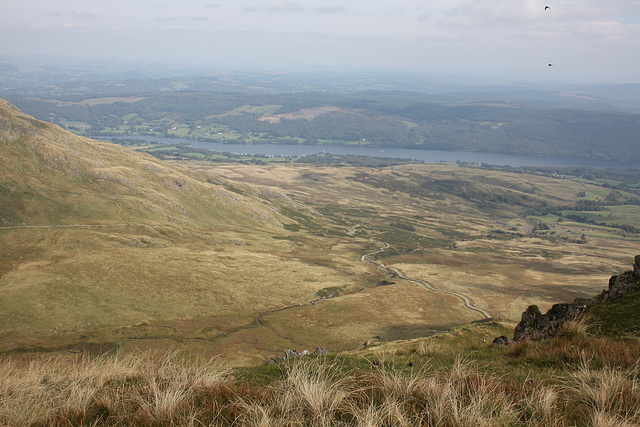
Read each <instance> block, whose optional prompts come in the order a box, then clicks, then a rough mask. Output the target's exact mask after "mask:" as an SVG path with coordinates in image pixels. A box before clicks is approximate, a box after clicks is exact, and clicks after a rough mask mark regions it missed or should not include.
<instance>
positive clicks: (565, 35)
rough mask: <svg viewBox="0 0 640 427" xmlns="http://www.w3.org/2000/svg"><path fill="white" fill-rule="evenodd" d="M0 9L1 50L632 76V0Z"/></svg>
mask: <svg viewBox="0 0 640 427" xmlns="http://www.w3.org/2000/svg"><path fill="white" fill-rule="evenodd" d="M0 5H1V13H0V54H9V55H20V54H49V55H73V56H81V57H95V58H117V59H124V60H153V61H162V62H181V63H185V64H194V65H195V64H199V65H211V66H212V67H215V68H216V69H218V70H220V69H233V68H244V69H247V68H249V69H251V68H252V67H254V68H255V69H256V70H260V71H264V70H341V69H345V70H358V71H363V70H367V69H375V70H406V71H419V72H424V73H436V74H438V73H440V74H441V73H446V74H460V75H478V76H486V75H488V76H498V77H505V78H510V79H515V80H523V81H525V80H527V79H533V80H538V81H540V80H543V79H549V81H555V82H570V81H575V82H580V83H582V82H612V83H625V82H637V83H638V82H640V0H422V1H416V0H348V1H347V0H342V1H340V0H297V1H296V0H291V1H277V0H179V1H171V2H169V1H165V0H55V1H51V0H0ZM547 5H548V6H550V9H549V10H546V11H545V6H547ZM549 63H552V64H553V67H549V66H548V64H549Z"/></svg>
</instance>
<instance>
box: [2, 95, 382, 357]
mask: <svg viewBox="0 0 640 427" xmlns="http://www.w3.org/2000/svg"><path fill="white" fill-rule="evenodd" d="M0 114H1V115H0V117H1V120H2V121H1V122H0V132H1V133H0V149H1V150H2V151H1V154H0V163H1V164H0V167H1V168H2V170H3V175H2V181H1V182H0V189H1V190H0V191H1V192H2V194H1V195H2V199H0V200H1V203H0V224H1V227H2V228H1V229H0V260H1V261H0V292H1V295H2V298H1V299H0V306H1V307H0V316H1V319H0V325H2V326H1V327H0V334H1V335H2V337H3V339H2V342H3V348H2V349H3V350H7V349H12V348H22V347H26V348H29V347H33V346H41V347H44V348H56V347H61V346H65V345H68V344H72V343H74V344H77V343H78V342H83V341H84V342H114V341H116V340H118V339H122V338H131V337H136V338H149V337H155V338H162V337H169V338H175V337H180V339H184V338H189V337H193V338H206V339H209V338H212V337H214V336H217V335H219V334H222V333H225V332H227V331H229V330H232V329H235V328H238V327H244V326H252V325H254V323H255V320H254V319H255V317H256V316H257V315H258V314H259V313H261V312H263V311H265V310H270V309H275V308H278V307H282V306H286V305H292V304H299V303H303V302H306V301H308V300H310V299H313V298H315V293H316V292H317V291H318V290H320V289H322V288H324V287H326V286H327V283H328V284H334V285H335V284H338V285H340V286H343V287H344V288H345V289H348V288H355V287H358V288H359V287H362V286H363V284H365V283H368V282H371V283H375V279H373V278H372V279H369V276H370V272H369V271H368V269H367V267H366V266H364V265H361V264H360V263H358V262H357V261H355V259H356V256H355V255H354V256H352V257H351V258H353V259H354V261H353V262H352V263H351V264H357V265H354V266H350V265H349V262H347V263H342V264H343V265H345V264H346V265H347V266H348V267H349V268H346V267H337V268H336V267H334V265H333V263H327V262H324V263H322V262H318V261H319V260H316V259H313V258H312V257H310V256H306V257H305V259H301V258H300V257H297V256H295V255H296V254H298V253H305V252H306V249H305V248H302V249H300V247H299V245H294V244H292V243H291V242H290V241H289V240H287V238H288V236H289V234H290V232H289V231H287V230H286V229H285V228H284V227H283V224H284V225H286V224H291V223H294V221H293V220H291V219H289V218H287V217H286V216H284V215H283V214H282V213H281V212H294V213H295V212H303V213H304V215H307V216H309V217H314V216H317V214H314V213H313V212H311V211H308V210H307V209H306V208H304V207H303V206H301V205H299V204H297V203H295V202H294V201H292V200H291V199H289V198H288V197H287V196H285V195H283V194H282V193H280V192H277V191H273V190H271V189H265V188H255V187H250V186H246V185H236V184H231V183H229V182H228V181H226V180H224V179H222V178H220V177H219V176H218V175H216V174H212V173H200V172H194V171H190V170H187V169H184V168H182V167H179V166H175V165H170V164H166V163H162V162H160V161H157V160H156V159H154V158H152V157H149V156H146V155H141V154H139V153H136V152H134V151H130V150H128V149H123V148H121V147H119V146H115V145H112V144H105V143H100V142H96V141H91V140H87V139H84V138H79V137H76V136H73V135H71V134H69V133H67V132H65V131H63V130H61V129H59V128H57V127H55V126H52V125H48V124H45V123H42V122H39V121H36V120H34V119H32V118H30V117H28V116H25V115H23V114H21V113H20V112H19V111H17V110H15V109H14V108H13V107H11V106H10V105H8V104H5V103H2V104H1V105H0ZM303 213H300V214H301V215H303ZM309 242H310V243H311V245H310V246H311V247H313V248H318V247H325V248H327V249H328V248H331V247H333V246H334V245H335V244H336V242H332V241H329V240H327V239H324V238H322V237H319V236H318V237H315V238H310V239H309ZM345 250H347V251H351V250H353V249H352V248H346V249H345ZM319 258H322V256H320V257H319ZM347 270H348V271H347ZM254 329H255V328H254ZM250 332H251V334H253V335H262V336H265V335H268V333H265V331H263V330H262V331H253V330H251V331H250ZM251 334H250V335H251ZM254 338H255V337H253V336H249V337H243V338H240V339H239V342H237V343H235V345H242V346H244V347H246V342H245V340H249V341H251V340H253V339H254ZM218 344H219V343H218V342H217V341H214V342H213V347H214V350H213V351H216V350H215V346H216V345H218ZM220 345H221V346H222V344H220ZM280 345H283V344H282V343H280V340H279V339H278V338H277V337H275V338H274V337H267V339H266V343H263V350H265V349H268V350H267V351H269V352H274V351H277V349H278V348H281V347H280ZM248 346H249V347H250V348H251V347H252V345H251V344H249V345H248ZM250 357H253V356H250Z"/></svg>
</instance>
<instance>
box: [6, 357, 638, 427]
mask: <svg viewBox="0 0 640 427" xmlns="http://www.w3.org/2000/svg"><path fill="white" fill-rule="evenodd" d="M504 354H505V355H506V354H508V353H506V352H505V353H504ZM395 362H396V361H394V360H392V359H389V358H388V359H386V360H385V362H384V363H378V364H371V365H370V366H369V367H366V368H363V367H362V366H360V365H357V364H348V363H346V362H345V361H344V360H341V359H336V358H331V357H318V358H311V357H310V358H307V359H299V360H295V361H292V362H289V363H286V364H283V365H281V366H280V367H279V370H277V371H275V374H274V375H275V376H274V377H271V378H270V379H268V380H266V381H261V383H260V384H258V382H256V381H248V380H243V379H238V378H235V377H234V376H233V375H232V373H231V371H230V370H228V369H227V368H225V367H224V366H223V365H222V364H221V363H219V362H218V361H216V360H213V361H210V360H198V358H195V357H191V356H189V355H186V354H182V353H175V352H174V353H169V354H167V355H165V356H152V355H149V354H135V355H128V356H117V357H110V358H93V359H92V358H89V357H82V358H79V359H70V358H63V357H44V356H43V357H40V358H37V359H35V360H33V361H31V362H28V363H24V362H16V361H12V359H11V358H9V357H4V358H2V359H0V425H10V426H14V425H20V426H22V425H26V426H29V425H33V426H35V425H40V426H69V425H71V426H74V425H83V426H84V425H92V426H102V425H105V426H115V425H141V426H174V425H175V426H203V425H204V426H210V425H211V426H279V425H291V426H293V425H305V426H319V427H320V426H337V425H344V426H368V427H374V426H517V425H522V426H525V425H526V426H565V425H566V426H569V425H585V426H594V427H595V426H604V425H637V424H638V423H640V382H639V381H638V378H639V375H638V374H639V372H640V369H639V368H638V366H637V365H634V366H632V367H628V368H626V369H620V368H614V367H608V366H605V367H602V366H599V364H600V362H598V363H594V361H593V360H591V359H588V358H583V359H582V361H581V363H580V364H578V365H576V366H573V367H569V368H567V369H566V370H564V371H558V372H559V373H558V374H557V376H555V377H551V379H549V378H547V379H539V378H538V379H535V378H528V379H526V380H524V381H520V382H518V381H516V380H515V379H514V378H512V377H508V376H504V375H502V376H501V375H497V374H491V373H490V372H489V371H488V370H487V369H486V366H485V367H482V366H478V365H477V362H474V361H473V360H471V359H468V358H462V357H458V358H456V360H455V361H454V362H453V363H452V364H450V365H448V366H446V367H444V368H437V369H435V368H432V367H431V366H430V365H429V364H428V363H426V364H423V365H422V366H421V367H419V368H418V367H415V366H412V367H410V368H409V367H408V366H407V364H406V363H400V362H399V361H398V363H395ZM427 362H428V361H427ZM271 372H274V371H271Z"/></svg>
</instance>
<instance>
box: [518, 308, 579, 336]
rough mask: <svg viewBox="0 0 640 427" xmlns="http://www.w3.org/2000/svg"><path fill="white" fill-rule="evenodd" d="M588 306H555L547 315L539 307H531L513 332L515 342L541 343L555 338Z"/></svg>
mask: <svg viewBox="0 0 640 427" xmlns="http://www.w3.org/2000/svg"><path fill="white" fill-rule="evenodd" d="M587 307H588V305H587V304H584V303H583V302H574V303H572V304H566V303H563V304H555V305H553V306H552V307H551V308H550V309H549V311H547V312H546V313H545V314H542V313H541V312H540V309H539V308H538V306H537V305H531V306H529V308H527V311H525V312H524V313H522V320H520V323H518V325H517V326H516V329H515V331H514V332H513V340H514V341H520V340H523V339H529V340H533V341H539V340H543V339H546V338H550V337H553V336H555V335H556V334H557V333H558V331H559V330H560V328H561V327H562V325H563V324H564V322H566V321H568V320H575V319H577V318H578V317H579V316H580V315H581V314H582V313H583V312H584V311H585V310H586V309H587Z"/></svg>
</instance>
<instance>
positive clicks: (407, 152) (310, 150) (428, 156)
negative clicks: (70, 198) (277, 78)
mask: <svg viewBox="0 0 640 427" xmlns="http://www.w3.org/2000/svg"><path fill="white" fill-rule="evenodd" d="M123 138H129V139H143V140H145V141H154V142H159V143H162V144H182V143H184V144H189V145H191V146H193V147H196V148H205V149H208V150H213V151H220V152H230V153H240V154H264V155H268V156H293V157H300V156H308V155H311V154H318V153H330V154H336V155H356V156H371V157H393V158H399V159H413V160H421V161H423V162H427V163H439V162H450V163H455V162H458V161H460V162H470V163H479V164H481V163H487V164H490V165H499V166H505V165H507V166H513V167H519V166H548V167H589V168H595V169H606V168H616V169H640V164H638V162H627V163H624V162H616V161H611V160H598V159H580V158H573V157H542V156H522V155H516V154H500V153H483V152H468V151H444V150H419V149H410V148H389V147H367V146H351V145H287V144H222V143H217V142H202V141H192V140H188V139H177V138H156V137H152V136H139V135H134V136H128V137H123Z"/></svg>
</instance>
